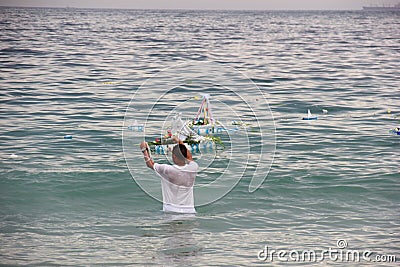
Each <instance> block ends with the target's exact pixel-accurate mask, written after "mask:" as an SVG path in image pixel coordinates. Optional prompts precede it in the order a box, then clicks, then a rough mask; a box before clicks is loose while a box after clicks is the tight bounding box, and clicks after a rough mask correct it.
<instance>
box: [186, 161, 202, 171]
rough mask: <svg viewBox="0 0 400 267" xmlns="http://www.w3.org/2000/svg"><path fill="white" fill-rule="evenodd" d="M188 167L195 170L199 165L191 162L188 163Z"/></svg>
mask: <svg viewBox="0 0 400 267" xmlns="http://www.w3.org/2000/svg"><path fill="white" fill-rule="evenodd" d="M188 167H190V168H193V169H197V168H199V164H197V163H196V162H195V161H193V160H192V161H190V162H189V163H188Z"/></svg>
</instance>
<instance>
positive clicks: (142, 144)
mask: <svg viewBox="0 0 400 267" xmlns="http://www.w3.org/2000/svg"><path fill="white" fill-rule="evenodd" d="M145 148H147V143H146V142H145V141H143V142H141V143H140V149H141V150H143V149H145Z"/></svg>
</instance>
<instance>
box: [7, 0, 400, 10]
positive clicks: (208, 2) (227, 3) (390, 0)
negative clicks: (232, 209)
mask: <svg viewBox="0 0 400 267" xmlns="http://www.w3.org/2000/svg"><path fill="white" fill-rule="evenodd" d="M397 2H400V0H320V1H318V0H0V5H1V6H38V7H84V8H138V9H143V8H145V9H147V8H149V9H153V8H155V9H261V10H264V9H267V10H268V9H361V8H362V6H364V5H371V4H374V5H382V4H386V5H389V4H395V3H397Z"/></svg>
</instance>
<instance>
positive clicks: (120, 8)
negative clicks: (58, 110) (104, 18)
mask: <svg viewBox="0 0 400 267" xmlns="http://www.w3.org/2000/svg"><path fill="white" fill-rule="evenodd" d="M0 7H1V8H3V7H6V8H7V7H8V8H48V9H51V8H52V9H115V10H165V11H281V12H282V11H363V9H362V8H360V9H238V8H223V9H222V8H214V9H212V8H210V9H208V8H133V7H74V6H10V5H1V4H0Z"/></svg>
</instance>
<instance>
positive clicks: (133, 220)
mask: <svg viewBox="0 0 400 267" xmlns="http://www.w3.org/2000/svg"><path fill="white" fill-rule="evenodd" d="M0 12H1V16H0V28H1V31H0V40H1V49H0V61H1V64H0V67H1V74H0V79H1V86H2V90H1V91H0V101H1V106H0V108H1V113H0V116H1V124H0V149H1V154H0V155H1V163H0V164H1V168H0V172H1V179H0V190H1V194H0V205H1V209H0V218H1V219H0V263H1V264H5V265H53V264H59V265H118V264H121V265H127V264H132V265H134V264H136V265H138V266H146V265H155V266H161V265H164V266H251V265H266V264H268V262H263V261H260V260H258V259H257V253H258V252H259V250H261V249H263V248H264V246H265V245H268V246H269V247H270V248H272V249H297V250H307V249H319V250H322V249H328V248H329V247H332V248H337V247H336V242H337V240H339V239H345V240H346V241H347V243H348V248H349V249H358V250H371V251H373V252H374V253H376V254H388V255H396V256H397V259H398V260H399V257H400V255H399V247H400V246H399V245H400V242H399V232H400V231H399V230H400V225H399V224H400V223H399V212H400V209H399V204H400V197H399V192H398V186H399V178H400V175H399V174H400V173H399V166H400V159H399V148H400V138H399V136H395V135H392V134H390V133H389V130H390V129H392V128H394V127H398V126H400V120H399V118H400V117H399V116H400V108H399V100H400V90H399V88H400V82H399V70H398V65H399V64H398V63H399V59H400V55H399V53H400V45H399V43H400V42H399V41H400V40H399V39H400V35H399V30H398V29H399V26H400V25H399V24H400V23H399V21H400V20H399V14H398V13H379V12H378V13H373V12H372V13H363V12H317V11H315V12H239V11H235V12H234V11H229V12H223V11H196V12H193V11H139V10H84V9H15V8H1V9H0ZM206 61H207V62H215V63H218V64H225V66H227V68H228V67H233V68H235V69H237V70H238V71H240V72H242V73H243V74H244V75H246V76H247V77H249V78H250V79H251V80H252V81H253V82H254V83H256V84H257V85H258V87H259V88H260V90H261V91H262V92H263V94H264V96H265V98H266V99H267V100H268V103H269V107H270V108H271V112H272V115H273V117H274V125H275V126H276V153H275V157H274V161H273V163H272V167H271V170H270V172H269V174H268V177H267V179H266V180H265V182H264V183H263V184H262V186H261V188H259V189H258V190H257V191H255V192H254V193H249V192H248V189H249V184H250V179H251V172H250V173H249V172H246V173H245V176H244V177H243V178H242V179H241V180H240V182H239V183H238V184H237V186H236V187H235V188H234V189H233V190H232V191H231V192H230V193H229V194H227V195H226V196H225V197H223V198H222V199H220V200H218V201H216V202H214V203H212V204H209V205H204V206H202V207H198V208H197V210H198V214H197V215H196V217H194V218H176V217H171V216H167V215H164V214H163V213H162V212H161V203H160V202H158V201H157V200H155V199H153V198H152V197H150V196H148V195H147V194H145V193H144V192H143V191H142V190H141V189H140V188H139V187H138V185H137V184H136V183H135V182H134V180H133V179H132V176H131V172H133V174H135V173H136V174H140V175H139V177H140V178H143V179H147V180H151V179H157V177H156V176H155V175H154V174H153V173H152V172H150V171H149V170H146V169H144V164H143V163H142V160H141V159H139V158H137V157H135V156H133V157H132V158H130V159H128V160H130V161H131V162H132V164H133V165H132V166H133V168H131V172H130V171H129V169H128V167H127V163H126V161H125V157H124V153H123V148H122V141H121V139H122V128H123V125H124V116H125V111H126V110H127V107H128V105H129V102H130V100H131V98H132V96H133V94H134V93H135V92H136V91H137V90H138V88H139V87H140V86H141V85H142V83H143V82H144V81H146V79H148V78H150V77H153V76H154V75H156V74H157V73H159V72H160V71H161V70H163V69H165V68H168V67H172V66H175V65H176V64H179V63H182V64H187V62H198V63H199V64H202V63H203V62H206ZM191 64H192V63H191ZM208 78H209V77H205V79H208ZM229 78H232V80H234V77H229ZM195 81H197V82H196V83H194V84H193V81H192V82H191V83H190V82H189V83H187V84H185V85H182V86H181V87H180V88H179V90H180V91H179V90H178V92H182V94H186V93H187V94H188V96H192V95H194V94H197V93H199V92H203V91H204V90H210V91H211V92H212V94H213V95H215V99H216V101H218V100H221V101H224V103H226V104H227V105H229V106H230V107H232V108H235V109H236V110H242V111H243V112H245V111H246V109H244V108H243V107H242V106H241V105H242V104H241V103H240V102H239V101H237V100H235V99H234V98H229V97H228V96H226V94H225V93H224V91H223V90H220V89H218V88H216V87H212V86H210V87H208V88H207V89H204V86H205V85H203V84H198V80H195ZM196 86H197V87H196ZM247 89H248V88H246V87H245V86H244V87H243V92H244V91H245V90H247ZM157 90H160V91H162V90H163V88H157V89H156V90H150V91H149V92H148V94H146V95H145V97H146V99H145V100H146V101H147V102H146V101H144V102H140V103H138V104H137V105H139V104H140V105H142V106H144V107H146V105H148V104H149V105H150V103H152V101H153V99H155V98H157V97H158V95H157V94H158V93H160V92H159V91H157ZM254 97H258V96H257V95H254ZM175 100H176V101H178V100H179V101H183V100H182V99H175ZM171 101H173V99H172V100H171ZM175 104H176V103H175V102H173V103H168V102H167V101H166V102H165V103H164V102H163V103H161V104H160V106H159V107H158V109H157V112H158V113H157V114H167V113H168V112H170V109H171V107H173V106H174V105H175ZM190 105H192V106H195V105H196V102H195V101H194V100H191V102H190ZM192 106H190V107H192ZM267 108H268V107H267V106H265V110H267ZM307 109H310V110H311V112H312V113H313V114H315V115H318V117H319V119H318V120H317V121H313V122H305V121H302V120H301V118H302V117H303V116H306V112H307ZM322 109H326V110H328V113H327V114H323V113H322ZM388 110H390V112H388ZM218 112H219V113H218V115H219V117H220V118H221V119H222V120H223V121H226V120H227V119H228V118H229V117H230V116H231V113H229V112H227V113H225V114H224V113H223V109H221V110H220V111H218ZM269 123H270V121H268V122H267V121H262V122H261V126H262V127H263V126H266V125H267V124H268V125H269ZM153 127H154V126H153ZM270 133H271V134H272V133H273V132H272V131H271V132H270ZM67 134H69V135H72V136H73V139H71V140H65V139H64V138H63V137H64V135H67ZM270 140H275V139H270ZM271 145H272V144H271ZM239 148H243V149H245V145H242V144H240V146H239ZM270 148H271V147H270ZM224 153H225V152H221V154H218V156H220V157H217V159H216V160H217V161H216V162H217V164H216V165H213V166H211V167H210V168H207V169H205V170H204V171H202V172H200V173H199V175H198V183H204V181H206V180H207V179H210V180H212V176H213V175H215V174H218V173H220V172H222V171H223V170H224V169H225V167H226V161H227V159H229V157H230V156H229V154H228V153H225V154H224ZM243 154H245V153H243ZM211 155H215V154H214V153H211ZM244 156H246V155H244ZM255 156H257V150H252V151H251V154H250V162H249V164H250V167H252V163H253V161H252V159H253V158H254V157H255ZM197 157H199V156H197ZM157 159H158V160H160V161H162V160H165V159H162V158H160V157H158V158H157ZM196 159H198V160H199V161H200V160H201V159H200V158H196ZM232 159H233V163H234V166H236V167H237V168H240V167H241V166H242V165H241V162H242V161H241V159H243V158H242V155H239V156H238V155H234V156H232ZM253 167H254V166H253ZM278 263H279V261H277V262H276V264H278ZM292 264H293V265H298V264H299V263H293V262H292ZM320 264H321V263H320ZM343 264H344V263H342V262H334V261H324V262H323V263H322V265H343ZM362 264H364V265H365V264H370V265H376V263H373V262H371V263H368V262H363V263H362ZM352 265H357V264H355V263H352ZM388 265H393V263H392V264H389V263H388Z"/></svg>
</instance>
